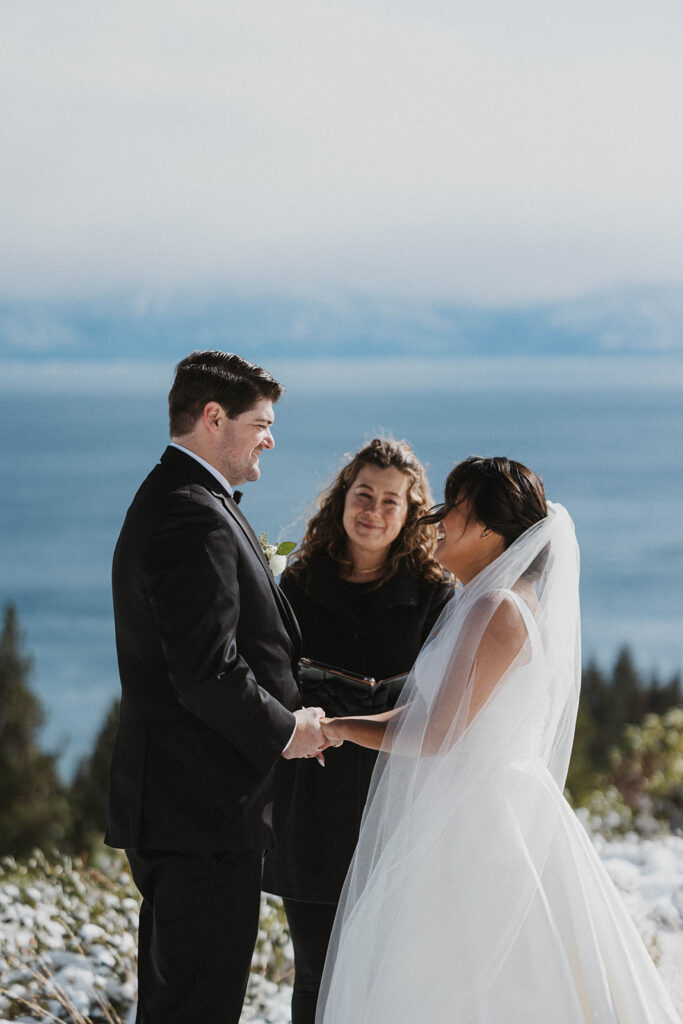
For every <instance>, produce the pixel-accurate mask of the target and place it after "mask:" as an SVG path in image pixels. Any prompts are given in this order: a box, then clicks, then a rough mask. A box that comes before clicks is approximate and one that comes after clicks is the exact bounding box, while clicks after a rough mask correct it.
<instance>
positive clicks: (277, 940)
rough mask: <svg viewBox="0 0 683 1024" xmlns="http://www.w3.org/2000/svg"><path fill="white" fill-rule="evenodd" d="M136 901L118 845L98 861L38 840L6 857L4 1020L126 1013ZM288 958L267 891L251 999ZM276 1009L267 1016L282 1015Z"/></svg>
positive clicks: (121, 1017) (68, 1019) (266, 994)
mask: <svg viewBox="0 0 683 1024" xmlns="http://www.w3.org/2000/svg"><path fill="white" fill-rule="evenodd" d="M138 907H139V896H138V893H137V890H136V889H135V886H134V884H133V881H132V879H131V876H130V872H129V870H128V864H127V862H126V860H125V858H123V856H121V855H119V854H116V853H114V852H111V853H110V854H107V855H105V856H104V857H102V858H101V859H100V861H99V862H98V864H97V867H88V866H86V865H84V864H83V863H82V862H81V861H80V860H78V859H76V860H73V859H71V858H69V857H64V856H57V855H55V856H54V857H52V858H48V857H46V856H45V855H44V854H43V853H41V852H40V851H37V850H36V851H34V852H33V854H32V856H31V857H29V858H28V859H26V860H25V861H17V860H15V859H14V858H13V857H4V858H2V859H0V1021H2V1020H3V1019H4V1020H10V1021H14V1020H17V1021H18V1020H27V1021H37V1022H41V1024H42V1022H45V1024H47V1022H48V1021H50V1022H51V1024H54V1022H55V1021H63V1022H65V1024H90V1022H92V1024H96V1022H97V1024H100V1022H106V1024H118V1022H119V1021H125V1020H126V1019H127V1018H128V1015H129V1013H130V1010H131V1007H132V1006H133V1005H134V1004H135V1000H136V996H137V979H136V948H137V926H138ZM291 958H292V953H291V945H290V941H289V934H288V931H287V927H286V919H285V916H284V911H283V909H282V904H281V901H280V900H277V899H275V898H274V897H270V896H263V897H262V901H261V923H260V928H259V934H258V940H257V946H256V951H255V953H254V962H253V968H252V976H251V980H250V985H249V992H248V994H247V1004H250V1003H251V1004H253V1006H254V1009H256V1008H257V1007H259V1006H261V1005H262V1004H264V1002H269V1003H272V994H273V990H274V989H275V990H276V989H277V987H278V984H279V982H280V981H281V980H282V978H283V977H285V976H286V975H287V974H288V972H291V966H292V965H291ZM272 1012H274V1011H269V1015H268V1014H266V1013H265V1012H263V1013H261V1019H264V1020H269V1019H271V1018H272V1019H273V1020H274V1021H275V1020H279V1019H280V1018H279V1017H278V1016H277V1015H276V1016H275V1017H272ZM278 1012H279V1010H278ZM247 1019H248V1018H247Z"/></svg>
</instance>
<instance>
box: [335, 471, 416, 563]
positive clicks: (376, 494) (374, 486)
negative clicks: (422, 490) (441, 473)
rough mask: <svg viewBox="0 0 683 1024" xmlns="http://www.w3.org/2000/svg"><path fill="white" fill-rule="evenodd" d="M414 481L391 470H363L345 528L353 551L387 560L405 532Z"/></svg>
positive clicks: (349, 498)
mask: <svg viewBox="0 0 683 1024" xmlns="http://www.w3.org/2000/svg"><path fill="white" fill-rule="evenodd" d="M409 483H410V480H409V478H408V476H407V475H406V474H405V473H402V472H401V471H400V469H395V468H394V467H393V466H390V467H389V468H388V469H382V468H380V467H379V466H371V465H366V466H361V468H360V469H359V471H358V473H357V475H356V478H355V480H354V481H353V483H352V484H351V486H350V487H349V489H348V491H347V493H346V498H345V501H344V515H343V519H342V522H343V526H344V532H345V533H346V536H347V537H348V540H349V544H350V545H351V547H352V548H353V547H356V548H359V549H361V550H365V551H367V552H372V553H373V554H375V555H377V557H378V558H380V557H382V556H384V555H385V554H386V553H387V552H388V550H389V547H390V546H391V544H392V543H393V541H395V540H396V538H397V537H398V535H399V533H400V532H401V530H402V529H403V525H404V523H405V521H406V515H407V513H408V486H409Z"/></svg>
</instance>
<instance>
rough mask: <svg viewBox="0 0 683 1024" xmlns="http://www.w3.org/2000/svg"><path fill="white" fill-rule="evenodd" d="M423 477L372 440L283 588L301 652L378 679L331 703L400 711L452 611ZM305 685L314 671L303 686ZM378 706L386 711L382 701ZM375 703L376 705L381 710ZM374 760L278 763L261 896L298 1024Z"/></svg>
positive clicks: (323, 502)
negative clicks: (412, 675) (418, 663)
mask: <svg viewBox="0 0 683 1024" xmlns="http://www.w3.org/2000/svg"><path fill="white" fill-rule="evenodd" d="M430 506H431V496H430V493H429V488H428V484H427V480H426V476H425V472H424V469H423V467H422V465H421V464H420V462H419V460H418V459H417V457H416V456H415V454H414V452H413V451H412V450H411V448H410V447H409V446H408V445H407V444H406V443H405V442H403V441H394V440H387V439H382V438H375V439H374V440H372V441H370V442H369V443H368V444H366V445H365V446H364V447H363V448H362V449H361V450H360V451H358V452H357V453H356V455H355V456H354V457H353V458H352V459H351V460H350V461H349V462H348V463H347V464H346V465H344V466H343V468H342V469H341V470H340V472H339V473H338V475H337V477H336V478H335V480H334V481H333V483H332V484H331V485H330V486H329V487H328V488H327V489H326V490H325V491H324V492H323V493H322V495H321V496H320V498H319V499H318V511H317V512H316V514H315V515H314V516H313V517H312V519H311V520H310V522H309V523H308V526H307V529H306V533H305V536H304V539H303V542H302V544H301V547H300V548H299V550H298V551H297V552H296V553H295V555H294V556H293V560H292V564H291V565H290V566H289V567H288V568H287V569H286V571H285V573H284V574H283V576H282V580H281V583H280V586H281V588H282V590H283V591H284V592H285V594H286V596H287V597H288V599H289V601H290V603H291V605H292V607H293V608H294V611H295V614H296V617H297V619H298V622H299V625H300V628H301V633H302V654H303V655H305V656H306V657H307V658H309V659H313V660H314V661H316V662H320V663H323V664H326V665H329V666H334V667H336V668H337V669H340V670H342V671H344V672H347V673H353V674H356V675H358V676H361V677H366V678H368V679H374V680H376V681H377V682H378V685H377V686H372V685H371V683H369V682H368V683H363V681H362V680H359V681H357V682H355V683H354V682H353V681H348V680H345V679H343V678H339V679H338V682H335V677H334V676H327V677H326V680H325V687H326V690H325V693H326V694H327V700H328V703H336V702H337V701H340V702H341V703H342V704H343V711H342V712H339V711H338V710H337V709H336V708H332V707H325V698H324V697H322V696H321V698H320V705H321V706H322V707H325V710H326V711H327V712H328V713H330V714H334V713H344V714H368V713H371V712H377V711H381V710H387V709H388V708H390V707H393V705H394V703H395V701H396V699H397V697H398V695H399V693H400V690H401V682H400V680H399V681H397V682H393V683H392V682H388V683H382V682H381V681H382V680H389V679H392V678H393V677H396V676H400V675H401V674H405V673H407V672H409V670H410V668H411V666H412V664H413V661H414V660H415V658H416V657H417V654H418V652H419V650H420V647H421V646H422V644H423V643H424V641H425V639H426V638H427V636H428V635H429V633H430V631H431V629H432V626H433V625H434V623H435V622H436V620H437V618H438V617H439V614H440V612H441V610H442V609H443V607H444V605H445V604H446V602H447V601H449V600H450V598H451V597H452V596H453V581H452V579H451V578H450V577H448V575H447V574H445V573H444V570H443V569H442V568H441V566H440V565H439V564H438V563H437V562H436V561H435V559H434V548H435V545H436V528H435V527H434V526H430V525H426V524H423V523H422V522H421V521H420V520H421V517H422V516H424V515H426V513H427V511H428V510H429V508H430ZM302 681H303V685H304V688H305V687H306V685H307V684H306V672H305V671H304V673H303V677H302ZM378 701H380V702H381V703H382V705H383V706H379V704H378V703H377V702H378ZM373 702H374V703H373ZM376 756H377V755H376V753H375V752H374V751H370V750H366V749H363V748H361V747H357V746H355V745H352V744H348V745H346V746H343V747H340V748H339V749H329V750H327V751H326V752H325V766H324V767H322V768H321V766H320V765H319V764H318V763H317V762H316V761H315V760H301V761H297V762H284V761H283V762H282V764H281V765H279V766H278V775H279V778H278V780H277V788H276V798H275V805H274V826H275V841H276V847H275V849H273V850H269V851H268V854H267V856H266V861H265V869H264V881H263V888H264V889H265V890H266V891H267V892H271V893H274V894H276V895H280V896H282V897H283V900H284V906H285V911H286V913H287V920H288V923H289V929H290V933H291V936H292V943H293V946H294V957H295V979H294V992H293V997H292V1024H314V1020H315V1008H316V1001H317V996H318V990H319V987H320V979H321V975H322V969H323V965H324V963H325V953H326V950H327V945H328V941H329V937H330V932H331V930H332V923H333V921H334V916H335V913H336V909H337V903H338V901H339V896H340V893H341V888H342V885H343V882H344V878H345V876H346V872H347V870H348V867H349V863H350V861H351V857H352V856H353V851H354V848H355V845H356V841H357V839H358V832H359V829H360V820H361V816H362V813H363V808H364V806H365V800H366V797H367V793H368V787H369V784H370V778H371V775H372V769H373V767H374V763H375V759H376Z"/></svg>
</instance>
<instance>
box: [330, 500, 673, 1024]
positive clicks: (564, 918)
mask: <svg viewBox="0 0 683 1024" xmlns="http://www.w3.org/2000/svg"><path fill="white" fill-rule="evenodd" d="M578 571H579V566H578V549H577V546H576V540H575V537H574V529H573V524H572V522H571V519H570V518H569V516H568V514H567V512H566V511H565V510H564V509H563V508H562V507H561V506H556V505H551V506H550V511H549V515H548V518H547V519H545V520H543V521H542V522H540V523H537V524H536V525H535V526H533V527H532V528H531V529H530V530H528V531H527V532H526V533H525V534H524V535H523V536H522V537H520V538H519V539H518V540H517V541H516V542H515V543H514V544H513V545H512V546H511V547H510V548H509V549H508V550H507V551H506V552H505V553H504V554H503V555H502V556H501V557H500V558H499V559H497V560H496V561H495V562H493V563H492V564H491V565H489V566H488V567H487V568H486V569H485V570H484V571H483V572H482V573H480V574H479V575H478V576H477V577H476V578H475V579H474V580H472V581H471V583H470V584H468V586H467V587H466V588H464V590H463V591H462V592H461V593H459V594H458V595H457V596H456V599H455V600H454V601H452V602H450V604H449V605H448V606H447V607H446V609H445V611H444V613H443V614H442V616H441V619H440V620H439V622H438V623H437V625H436V627H435V629H434V630H433V632H432V634H431V636H430V638H429V639H428V641H427V643H426V645H425V647H424V648H423V650H422V652H421V653H420V656H419V657H418V660H417V662H416V664H415V666H414V669H413V672H412V673H411V676H410V678H409V680H408V683H407V684H406V689H405V691H404V694H403V697H402V699H401V701H400V702H399V703H400V704H405V705H406V709H405V711H404V712H403V713H402V714H401V715H400V716H398V717H397V718H395V719H393V720H392V723H391V725H390V728H389V729H388V730H387V736H386V739H385V747H386V749H387V751H388V750H389V749H390V750H391V754H389V753H388V752H387V753H383V754H380V757H379V758H378V763H377V767H376V769H375V775H374V777H373V785H372V787H371V790H370V796H369V798H368V804H367V806H366V811H365V816H364V819H363V826H362V829H361V836H360V839H359V844H358V848H357V851H356V854H355V857H354V860H353V862H352V865H351V868H350V871H349V875H348V877H347V880H346V885H345V889H344V895H343V897H342V903H341V906H340V910H339V913H338V915H337V920H336V923H335V928H334V931H333V936H332V942H331V944H330V951H329V953H328V958H327V962H326V966H325V974H324V977H323V988H322V991H321V996H320V1000H319V1003H318V1014H317V1017H316V1021H317V1024H442V1022H443V1024H446V1022H448V1024H674V1022H676V1024H678V1022H679V1017H678V1015H677V1013H676V1011H675V1009H674V1007H673V1004H672V1003H671V1000H670V998H669V996H668V995H667V993H666V991H665V989H664V987H663V985H662V983H661V980H660V978H659V976H658V974H657V972H656V969H655V967H654V966H653V964H652V962H651V960H650V958H649V956H648V953H647V951H646V949H645V947H644V945H643V943H642V941H641V939H640V937H639V935H638V933H637V931H636V929H635V927H634V925H633V923H632V922H631V920H630V918H629V916H628V914H627V912H626V911H625V909H624V907H623V904H622V902H621V899H620V897H619V895H618V893H617V892H616V890H615V889H614V887H613V885H612V883H611V881H610V879H609V877H608V876H607V874H606V872H605V870H604V868H603V866H602V864H601V863H600V860H599V858H598V857H597V855H596V853H595V851H594V850H593V848H592V846H591V843H590V841H589V840H588V838H587V836H586V835H585V833H584V831H583V829H582V827H581V826H580V824H579V823H578V821H577V819H576V817H575V815H574V813H573V812H572V810H571V808H570V807H569V806H568V804H567V803H566V801H565V800H564V798H563V796H562V787H563V784H564V780H565V776H566V771H567V766H568V763H569V755H570V752H571V743H572V738H573V732H574V725H575V720H576V710H577V705H578V695H579V686H580V643H579V604H578ZM516 616H519V618H516ZM511 622H513V623H514V626H515V627H516V631H517V632H516V633H515V634H514V635H517V634H520V633H521V635H522V636H523V637H524V639H523V643H522V646H521V649H519V651H518V653H517V654H516V656H515V657H514V659H513V660H512V662H511V663H510V664H509V665H508V667H507V668H506V670H505V671H504V672H503V673H502V675H501V674H500V669H499V668H498V667H497V662H496V657H495V655H496V651H495V650H494V649H493V647H492V644H491V642H490V641H491V637H494V638H497V639H498V640H500V637H501V635H502V636H503V638H504V637H505V635H506V634H505V629H506V628H507V627H508V626H509V624H510V623H511ZM501 630H502V633H501ZM512 632H514V630H513V631H512ZM511 635H512V633H511ZM498 647H500V643H499V644H498ZM513 649H514V647H513ZM492 681H493V682H492ZM482 695H484V698H483V697H482ZM477 708H478V710H476V711H475V709H477Z"/></svg>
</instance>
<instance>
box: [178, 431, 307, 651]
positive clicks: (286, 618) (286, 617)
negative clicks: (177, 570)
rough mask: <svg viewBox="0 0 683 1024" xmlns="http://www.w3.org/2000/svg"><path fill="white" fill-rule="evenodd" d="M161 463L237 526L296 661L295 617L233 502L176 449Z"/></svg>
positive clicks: (298, 633) (212, 478)
mask: <svg viewBox="0 0 683 1024" xmlns="http://www.w3.org/2000/svg"><path fill="white" fill-rule="evenodd" d="M161 463H162V465H163V466H166V467H168V468H169V469H171V470H172V471H173V472H174V473H178V474H179V476H180V477H181V478H183V479H187V478H188V477H189V478H190V479H192V480H193V481H196V482H197V483H199V484H201V486H202V487H205V488H206V489H207V491H209V492H210V493H211V494H212V495H213V496H214V498H216V500H217V501H219V502H220V503H221V506H222V507H223V508H224V509H225V511H226V512H227V513H228V515H229V516H230V517H231V519H233V520H234V521H235V522H236V523H237V525H238V526H239V528H240V530H241V531H242V533H243V534H244V536H245V537H246V539H247V540H248V541H249V544H250V546H251V548H252V550H253V552H254V554H255V555H256V557H257V558H258V560H259V562H260V563H261V565H262V566H263V571H264V572H265V574H266V576H267V578H268V583H269V584H270V586H271V588H272V591H273V596H274V598H275V602H276V604H277V606H278V609H279V612H280V616H281V618H282V621H283V623H284V625H285V628H286V630H287V633H288V635H289V638H290V640H291V641H292V647H293V648H294V657H295V660H296V659H298V657H299V651H300V650H301V631H300V629H299V623H298V622H297V621H296V617H295V615H294V612H293V611H292V609H291V607H290V604H289V601H288V600H287V598H286V597H285V595H284V594H283V593H282V591H281V590H280V588H279V587H278V585H277V583H276V582H275V579H274V577H273V574H272V572H271V571H270V566H269V565H268V559H267V558H266V556H265V554H264V552H263V548H262V547H261V544H260V541H259V539H258V537H257V536H256V534H255V533H254V530H253V527H252V525H251V523H250V522H249V520H248V519H247V517H246V516H245V515H244V513H243V512H241V511H240V509H239V508H238V506H237V502H236V501H235V500H234V498H232V497H231V496H230V495H229V494H228V493H227V492H226V491H225V490H224V489H223V488H222V487H221V484H220V482H219V481H218V480H217V479H216V477H215V476H214V475H213V473H209V471H208V470H207V469H205V468H204V466H202V465H201V463H199V462H197V460H196V459H193V458H192V456H191V455H188V454H186V453H185V452H182V451H179V449H178V448H174V447H173V446H169V447H168V448H167V449H166V451H165V452H164V454H163V455H162V456H161Z"/></svg>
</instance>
